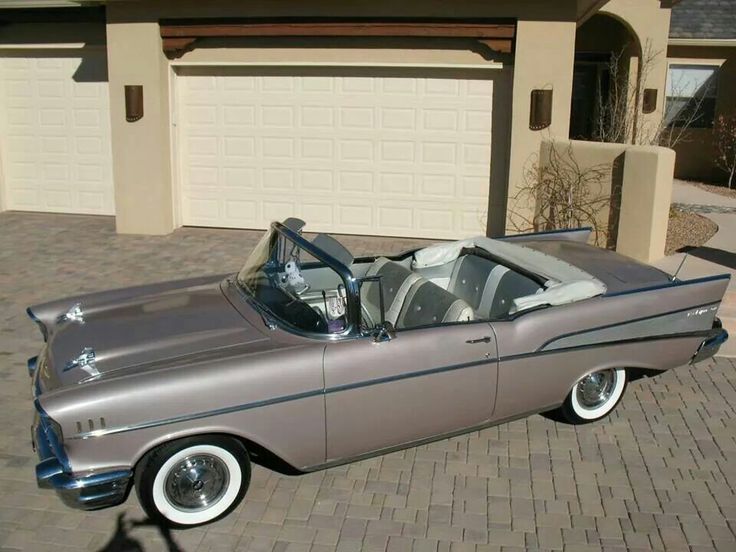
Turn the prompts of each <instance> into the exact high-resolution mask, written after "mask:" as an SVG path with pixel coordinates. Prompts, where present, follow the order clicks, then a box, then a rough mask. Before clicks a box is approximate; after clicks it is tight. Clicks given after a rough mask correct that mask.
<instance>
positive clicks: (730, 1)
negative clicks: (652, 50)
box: [667, 0, 736, 181]
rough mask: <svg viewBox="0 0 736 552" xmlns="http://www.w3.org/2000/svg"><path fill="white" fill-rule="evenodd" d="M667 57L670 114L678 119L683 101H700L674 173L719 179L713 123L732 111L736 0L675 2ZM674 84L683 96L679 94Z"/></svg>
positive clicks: (735, 89) (735, 93)
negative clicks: (678, 110) (715, 160)
mask: <svg viewBox="0 0 736 552" xmlns="http://www.w3.org/2000/svg"><path fill="white" fill-rule="evenodd" d="M667 57H668V62H669V72H668V84H667V86H668V98H669V101H670V102H671V104H672V105H673V109H672V112H673V114H672V115H671V118H672V119H675V121H676V115H675V113H676V112H677V109H678V108H679V107H680V106H681V105H683V104H686V102H689V103H690V104H691V105H696V106H698V108H699V109H698V111H699V113H700V115H699V116H698V117H697V119H696V120H695V121H694V124H693V125H691V126H690V128H689V129H688V131H687V132H686V133H685V135H684V137H683V138H684V139H683V140H682V141H680V142H679V143H678V144H676V145H675V151H677V163H676V166H675V176H678V177H681V178H688V179H697V180H705V181H723V180H725V178H726V173H725V172H724V171H722V170H721V169H719V168H718V167H717V166H716V164H715V163H714V157H715V153H716V152H715V147H714V143H713V138H714V136H713V126H714V122H715V121H716V120H717V119H718V117H719V116H728V115H732V116H733V115H736V0H727V1H723V0H683V1H682V2H680V3H679V4H677V5H676V6H675V7H674V8H673V12H672V24H671V26H670V39H669V44H668V48H667ZM678 83H679V84H680V86H678ZM678 88H679V89H682V90H683V91H684V92H685V94H684V96H685V97H684V98H683V97H678V96H679V95H680V92H679V90H678ZM685 112H686V113H687V108H685Z"/></svg>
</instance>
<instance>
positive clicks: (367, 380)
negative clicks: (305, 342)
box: [325, 322, 497, 462]
mask: <svg viewBox="0 0 736 552" xmlns="http://www.w3.org/2000/svg"><path fill="white" fill-rule="evenodd" d="M486 337H487V338H488V340H487V341H484V340H483V338H486ZM473 340H476V342H473V343H468V342H467V341H473ZM496 353H497V351H496V344H495V339H494V338H493V330H492V328H491V327H490V325H489V324H487V323H486V322H480V323H468V324H457V325H451V326H444V327H434V328H423V329H413V330H405V331H399V332H397V334H396V337H395V338H394V339H392V340H391V341H387V342H383V343H375V342H374V341H373V339H372V338H370V337H367V338H363V339H356V340H353V341H347V342H341V343H334V344H330V345H328V346H327V351H326V353H325V401H326V402H325V405H326V422H327V460H328V462H334V461H338V460H344V459H347V458H352V457H356V456H361V455H365V454H368V453H371V452H374V451H379V450H382V449H386V448H391V447H395V446H399V445H402V444H404V443H409V442H413V441H417V440H421V439H427V438H431V437H433V436H435V435H441V434H444V433H449V432H456V431H458V430H461V429H463V428H465V427H471V426H475V425H479V424H482V423H484V422H487V421H488V420H490V418H491V415H492V412H493V402H494V398H495V393H496V377H497V362H496Z"/></svg>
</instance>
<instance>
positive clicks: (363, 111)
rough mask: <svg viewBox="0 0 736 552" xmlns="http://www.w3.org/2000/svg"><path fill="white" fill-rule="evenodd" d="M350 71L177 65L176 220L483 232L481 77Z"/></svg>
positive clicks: (356, 230) (485, 138) (486, 100)
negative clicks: (206, 69)
mask: <svg viewBox="0 0 736 552" xmlns="http://www.w3.org/2000/svg"><path fill="white" fill-rule="evenodd" d="M363 71H364V73H365V76H364V75H363V74H360V73H358V74H357V75H356V74H355V71H353V74H352V75H351V76H347V75H345V76H335V74H334V73H335V71H334V70H333V74H332V75H329V74H325V75H322V74H316V75H310V76H307V75H302V76H294V75H293V74H291V75H288V74H279V73H270V74H268V75H265V74H260V75H253V74H250V75H248V74H229V75H227V76H225V75H222V74H220V75H217V74H212V73H210V74H207V73H204V74H202V73H201V70H199V71H197V70H195V69H189V73H187V72H182V73H180V74H179V76H178V77H177V81H178V88H177V94H178V97H177V102H178V105H179V114H178V121H177V125H178V130H179V132H178V143H179V146H178V147H179V151H180V164H179V171H180V180H181V200H182V201H181V204H182V213H181V218H182V223H183V224H185V225H198V226H222V227H238V228H266V227H267V226H268V224H269V223H270V222H271V221H273V220H283V219H284V218H286V217H289V216H298V217H301V218H303V219H304V220H306V221H307V224H308V226H307V228H308V229H309V230H312V231H331V232H342V233H352V234H374V235H388V236H391V235H393V236H417V237H432V238H456V237H466V236H470V235H478V234H483V233H485V228H486V217H487V204H488V189H489V172H490V158H491V103H492V94H493V84H492V81H491V80H490V79H489V78H488V73H487V72H483V73H480V74H479V73H475V74H468V73H467V72H466V73H465V74H464V75H463V78H458V75H457V74H455V75H448V74H447V73H444V74H437V73H435V75H434V76H432V77H426V78H423V77H386V76H377V73H376V70H375V69H374V70H373V74H372V75H371V72H370V70H363ZM292 72H293V71H292ZM406 73H407V72H406V71H405V72H404V74H406ZM414 73H416V71H414ZM475 75H478V76H477V77H476V76H475ZM481 76H484V77H485V78H480V77H481Z"/></svg>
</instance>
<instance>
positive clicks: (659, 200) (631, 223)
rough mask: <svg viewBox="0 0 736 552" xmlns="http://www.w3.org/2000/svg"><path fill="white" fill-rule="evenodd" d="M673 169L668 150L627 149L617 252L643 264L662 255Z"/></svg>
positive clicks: (655, 148) (673, 157) (660, 148)
mask: <svg viewBox="0 0 736 552" xmlns="http://www.w3.org/2000/svg"><path fill="white" fill-rule="evenodd" d="M674 171H675V152H674V151H672V150H671V149H667V148H662V147H658V146H640V147H632V148H629V149H627V150H626V153H625V154H624V174H623V184H622V190H621V214H620V217H619V221H618V240H617V242H616V251H618V252H619V253H622V254H623V255H628V256H629V257H633V258H634V259H637V260H639V261H643V262H645V263H650V262H652V261H656V260H657V259H660V258H662V257H663V256H664V248H665V243H666V241H667V225H668V224H669V215H670V203H671V200H672V178H673V174H674Z"/></svg>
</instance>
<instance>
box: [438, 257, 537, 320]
mask: <svg viewBox="0 0 736 552" xmlns="http://www.w3.org/2000/svg"><path fill="white" fill-rule="evenodd" d="M539 290H540V286H539V284H537V283H536V282H535V281H533V280H531V279H530V278H527V277H526V276H524V275H523V274H519V273H517V272H514V271H513V270H509V269H508V268H507V267H505V266H503V265H500V264H498V263H494V262H493V261H490V260H488V259H485V258H483V257H479V256H477V255H465V256H464V257H460V258H459V259H458V260H457V261H455V267H454V269H453V271H452V276H451V277H450V283H449V285H448V291H449V292H450V293H452V294H453V295H455V296H457V297H459V298H460V299H463V300H464V301H466V302H467V303H468V304H469V305H470V306H471V307H472V308H473V310H474V311H475V313H476V316H477V317H478V318H488V319H495V318H500V317H503V316H506V315H507V314H508V312H509V309H510V308H511V306H512V305H513V301H514V299H516V298H517V297H523V296H526V295H533V294H535V293H537V292H538V291H539Z"/></svg>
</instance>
